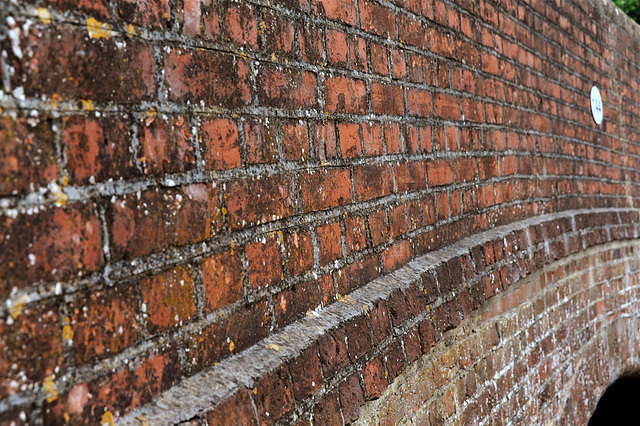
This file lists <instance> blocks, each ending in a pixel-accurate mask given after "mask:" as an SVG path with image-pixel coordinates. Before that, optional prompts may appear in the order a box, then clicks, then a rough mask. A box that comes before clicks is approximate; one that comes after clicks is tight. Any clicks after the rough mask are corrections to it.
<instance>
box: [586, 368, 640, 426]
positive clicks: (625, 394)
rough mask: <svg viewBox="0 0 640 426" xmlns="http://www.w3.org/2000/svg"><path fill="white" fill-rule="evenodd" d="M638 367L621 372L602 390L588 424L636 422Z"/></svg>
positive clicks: (639, 393) (639, 391)
mask: <svg viewBox="0 0 640 426" xmlns="http://www.w3.org/2000/svg"><path fill="white" fill-rule="evenodd" d="M638 401H640V368H638V367H636V368H634V369H630V370H627V371H625V372H624V373H622V375H621V376H620V377H618V379H617V380H616V381H615V382H613V383H612V384H611V385H610V386H609V387H608V388H607V389H606V390H605V392H604V394H603V395H602V397H601V398H600V400H599V401H598V405H597V406H596V409H595V411H594V412H593V415H592V416H591V419H589V423H588V426H600V425H632V424H638V412H637V409H638V405H637V404H638Z"/></svg>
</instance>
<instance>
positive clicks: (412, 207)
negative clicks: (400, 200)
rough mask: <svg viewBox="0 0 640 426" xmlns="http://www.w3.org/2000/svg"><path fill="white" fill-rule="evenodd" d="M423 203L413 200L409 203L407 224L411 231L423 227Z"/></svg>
mask: <svg viewBox="0 0 640 426" xmlns="http://www.w3.org/2000/svg"><path fill="white" fill-rule="evenodd" d="M422 216H423V212H422V203H421V202H420V200H413V201H410V202H408V203H407V226H408V229H409V231H415V230H416V229H418V228H421V227H422Z"/></svg>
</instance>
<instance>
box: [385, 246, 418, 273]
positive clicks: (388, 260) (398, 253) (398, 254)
mask: <svg viewBox="0 0 640 426" xmlns="http://www.w3.org/2000/svg"><path fill="white" fill-rule="evenodd" d="M411 252H412V249H411V243H410V242H409V241H406V240H405V241H398V242H396V243H393V245H391V246H390V247H389V248H388V249H386V250H385V251H384V252H382V264H383V265H384V271H385V272H390V271H393V270H395V269H398V268H399V267H401V266H403V265H405V264H406V263H407V262H409V260H411V256H412V253H411Z"/></svg>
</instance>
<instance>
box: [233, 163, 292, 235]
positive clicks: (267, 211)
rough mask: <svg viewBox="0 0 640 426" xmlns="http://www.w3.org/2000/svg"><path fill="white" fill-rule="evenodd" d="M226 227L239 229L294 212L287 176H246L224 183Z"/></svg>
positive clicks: (289, 179)
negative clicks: (227, 223) (226, 214)
mask: <svg viewBox="0 0 640 426" xmlns="http://www.w3.org/2000/svg"><path fill="white" fill-rule="evenodd" d="M226 187H227V189H226V191H225V194H226V195H227V210H228V220H229V226H230V227H231V228H232V229H241V228H244V227H246V226H251V225H255V224H260V223H267V222H270V221H272V220H277V219H279V218H282V217H287V216H289V215H290V214H292V213H293V212H294V208H295V200H294V198H293V197H294V184H293V179H292V178H291V177H290V176H288V175H280V176H278V175H271V176H268V177H257V178H254V177H249V178H246V179H243V180H238V181H232V182H229V183H227V184H226Z"/></svg>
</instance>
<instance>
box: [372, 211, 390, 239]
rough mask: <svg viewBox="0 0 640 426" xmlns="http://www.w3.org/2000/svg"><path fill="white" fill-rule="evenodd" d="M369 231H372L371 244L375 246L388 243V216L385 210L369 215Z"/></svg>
mask: <svg viewBox="0 0 640 426" xmlns="http://www.w3.org/2000/svg"><path fill="white" fill-rule="evenodd" d="M369 229H370V230H371V243H372V244H373V245H374V246H377V245H379V244H382V243H385V242H386V241H387V239H388V238H389V232H388V230H387V215H386V214H385V212H384V210H381V211H378V212H375V213H372V214H370V215H369Z"/></svg>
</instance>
